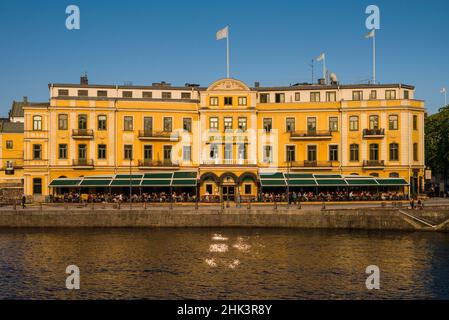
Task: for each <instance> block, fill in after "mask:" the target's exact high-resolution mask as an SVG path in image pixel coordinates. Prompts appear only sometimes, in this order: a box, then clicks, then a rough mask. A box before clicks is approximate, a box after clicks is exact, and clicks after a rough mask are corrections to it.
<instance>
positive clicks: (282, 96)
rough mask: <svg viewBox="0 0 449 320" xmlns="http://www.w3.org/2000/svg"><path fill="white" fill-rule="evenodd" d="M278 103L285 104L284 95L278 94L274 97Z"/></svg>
mask: <svg viewBox="0 0 449 320" xmlns="http://www.w3.org/2000/svg"><path fill="white" fill-rule="evenodd" d="M274 99H275V102H276V103H284V102H285V94H284V93H276V94H275V96H274Z"/></svg>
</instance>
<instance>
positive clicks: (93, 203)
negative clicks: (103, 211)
mask: <svg viewBox="0 0 449 320" xmlns="http://www.w3.org/2000/svg"><path fill="white" fill-rule="evenodd" d="M94 210H95V202H93V201H92V211H94Z"/></svg>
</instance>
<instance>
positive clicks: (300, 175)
mask: <svg viewBox="0 0 449 320" xmlns="http://www.w3.org/2000/svg"><path fill="white" fill-rule="evenodd" d="M287 178H290V179H313V174H311V173H286V174H285V179H287Z"/></svg>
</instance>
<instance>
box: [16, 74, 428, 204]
mask: <svg viewBox="0 0 449 320" xmlns="http://www.w3.org/2000/svg"><path fill="white" fill-rule="evenodd" d="M49 90H50V103H49V104H48V105H45V104H41V105H28V106H25V107H24V113H25V114H24V125H25V129H24V180H25V185H24V191H25V194H27V195H32V196H35V197H39V196H46V195H50V194H52V193H55V192H58V191H60V189H58V188H57V186H58V185H57V184H55V185H53V186H52V182H53V181H57V179H69V180H70V179H75V180H76V179H77V178H78V179H79V178H87V177H92V176H94V178H98V179H101V178H102V177H103V178H110V177H111V176H113V175H114V176H115V177H116V178H117V175H122V176H123V177H126V175H129V174H130V173H131V175H133V177H134V176H136V177H137V178H139V175H140V178H142V177H143V175H145V174H147V173H163V172H171V173H174V172H195V173H196V179H197V181H196V187H197V188H198V193H199V195H200V196H205V195H219V196H221V197H223V196H224V197H226V198H231V199H232V198H234V197H235V196H237V195H240V196H248V197H256V196H257V194H259V193H260V192H261V190H262V187H263V185H264V183H261V179H260V178H261V176H262V175H268V174H275V173H279V172H280V173H284V177H285V173H287V172H288V173H289V174H293V173H297V174H299V176H300V174H304V177H305V176H306V175H310V174H315V175H321V176H322V177H326V176H328V177H331V176H333V175H335V176H337V175H339V176H340V177H344V176H347V175H352V176H356V175H357V176H359V177H364V176H367V177H368V176H371V177H379V178H385V179H386V178H402V179H404V180H405V181H406V182H407V183H408V184H410V191H411V192H412V193H417V192H418V191H419V190H420V189H422V186H423V170H424V111H425V109H424V103H423V101H420V100H416V99H414V87H413V86H410V85H402V84H386V85H380V84H375V85H374V84H364V85H340V84H338V83H333V84H328V85H325V84H298V85H293V86H288V87H261V86H260V85H259V84H258V83H256V84H255V85H254V86H253V87H249V86H247V85H246V84H245V83H243V82H241V81H239V80H236V79H228V78H226V79H221V80H218V81H216V82H214V83H213V84H211V85H210V86H208V87H207V88H206V87H200V86H198V85H191V84H186V86H184V87H174V86H171V85H170V84H167V83H164V82H162V83H154V84H153V85H151V86H113V85H110V86H109V85H92V84H88V82H87V78H84V77H83V78H82V79H81V82H80V84H50V85H49ZM179 176H182V174H180V175H179ZM292 177H293V176H292ZM174 178H175V176H173V179H174ZM74 183H75V182H74ZM139 183H140V184H139ZM139 183H138V184H137V185H136V186H138V187H139V188H140V187H142V186H143V184H141V183H143V182H139ZM284 184H285V183H284ZM284 184H283V185H284ZM75 185H76V186H77V187H80V185H79V184H77V183H75ZM86 186H99V185H95V184H87V185H86ZM117 186H122V187H126V183H125V182H123V184H120V183H118V184H117ZM273 186H276V185H273ZM108 187H109V190H111V188H110V187H111V184H109V185H108ZM303 187H306V185H305V186H303ZM106 189H108V188H106ZM195 192H196V191H195Z"/></svg>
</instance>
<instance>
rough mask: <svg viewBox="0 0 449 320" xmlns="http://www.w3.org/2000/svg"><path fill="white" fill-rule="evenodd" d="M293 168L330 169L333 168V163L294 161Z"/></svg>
mask: <svg viewBox="0 0 449 320" xmlns="http://www.w3.org/2000/svg"><path fill="white" fill-rule="evenodd" d="M291 166H292V167H301V168H330V167H332V161H310V160H304V161H293V162H291Z"/></svg>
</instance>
